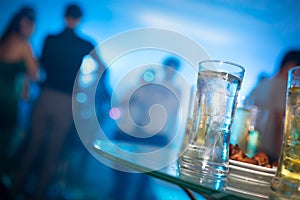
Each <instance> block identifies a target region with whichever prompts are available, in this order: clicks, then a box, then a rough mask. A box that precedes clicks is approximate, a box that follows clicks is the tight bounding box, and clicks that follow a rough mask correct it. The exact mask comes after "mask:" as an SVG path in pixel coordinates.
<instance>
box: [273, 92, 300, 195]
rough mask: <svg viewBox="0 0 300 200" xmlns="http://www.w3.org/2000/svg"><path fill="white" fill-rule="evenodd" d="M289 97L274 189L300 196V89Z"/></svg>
mask: <svg viewBox="0 0 300 200" xmlns="http://www.w3.org/2000/svg"><path fill="white" fill-rule="evenodd" d="M287 95H288V96H287V107H286V118H285V127H284V141H283V146H282V153H281V158H280V161H279V166H278V170H277V173H276V176H275V178H274V179H273V180H272V189H273V190H274V191H278V192H280V193H283V194H289V193H292V194H294V195H295V194H299V195H300V190H299V188H300V87H292V88H290V89H289V91H288V93H287Z"/></svg>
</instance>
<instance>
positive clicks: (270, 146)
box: [248, 50, 300, 162]
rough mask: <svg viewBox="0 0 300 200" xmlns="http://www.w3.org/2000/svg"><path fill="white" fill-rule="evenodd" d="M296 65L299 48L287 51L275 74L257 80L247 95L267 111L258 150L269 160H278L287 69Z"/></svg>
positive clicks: (299, 63)
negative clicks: (256, 83) (259, 80)
mask: <svg viewBox="0 0 300 200" xmlns="http://www.w3.org/2000/svg"><path fill="white" fill-rule="evenodd" d="M297 65H300V50H290V51H287V52H286V54H285V55H284V56H283V58H282V60H281V63H280V65H279V69H278V71H277V73H276V75H275V76H274V77H271V78H265V79H263V80H262V81H261V82H259V83H258V85H257V86H256V87H255V88H254V89H253V90H252V91H251V93H250V94H249V97H248V100H250V101H253V103H254V105H256V106H258V107H260V108H263V109H265V110H267V111H268V119H267V122H266V127H265V129H264V130H265V131H264V132H263V133H261V140H260V144H261V145H260V148H259V151H262V152H265V153H266V154H267V155H268V156H269V158H270V161H271V162H278V159H279V155H280V151H281V143H282V134H283V133H282V130H283V125H284V124H283V119H284V118H283V117H284V115H285V103H286V87H287V80H288V70H289V69H290V68H292V67H295V66H297Z"/></svg>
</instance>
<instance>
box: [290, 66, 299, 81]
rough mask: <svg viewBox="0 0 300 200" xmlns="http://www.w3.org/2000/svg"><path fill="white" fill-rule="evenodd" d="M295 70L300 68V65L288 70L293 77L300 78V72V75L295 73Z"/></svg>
mask: <svg viewBox="0 0 300 200" xmlns="http://www.w3.org/2000/svg"><path fill="white" fill-rule="evenodd" d="M295 70H300V65H298V66H295V67H292V68H290V69H289V72H288V73H289V76H293V77H297V78H300V74H299V75H296V74H293V72H294V71H295Z"/></svg>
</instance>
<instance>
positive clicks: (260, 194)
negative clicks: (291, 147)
mask: <svg viewBox="0 0 300 200" xmlns="http://www.w3.org/2000/svg"><path fill="white" fill-rule="evenodd" d="M156 149H157V148H155V147H153V146H149V145H145V144H137V143H132V142H125V141H124V142H122V141H104V140H96V141H95V142H94V145H93V150H94V152H95V153H96V154H97V155H100V156H101V157H104V158H106V159H108V160H110V161H113V162H114V163H116V164H119V165H121V166H123V167H127V168H129V169H132V170H135V171H138V172H142V173H145V174H148V175H150V176H153V177H156V178H158V179H161V180H164V181H167V182H170V183H173V184H177V185H178V186H180V187H182V188H184V189H189V190H192V191H194V192H197V193H199V194H201V195H202V196H204V197H206V198H208V199H269V196H270V195H271V193H272V191H271V189H270V182H269V180H270V179H271V178H272V177H273V176H274V173H275V169H262V170H260V168H259V167H258V168H256V167H251V166H250V167H248V166H247V164H241V165H240V163H237V162H234V161H230V163H229V168H230V174H229V176H228V178H227V184H226V185H225V186H224V187H222V186H220V185H219V186H220V187H219V186H218V185H216V186H215V188H212V187H209V186H206V185H204V184H202V183H201V182H200V181H199V180H197V179H196V178H193V177H182V176H180V173H179V170H178V165H177V162H176V161H175V162H172V163H171V164H170V165H168V166H166V167H164V168H162V169H155V166H157V165H156V162H159V161H160V160H161V159H167V158H163V157H162V158H159V156H158V157H155V158H153V159H141V157H139V158H138V159H137V157H136V154H139V153H140V152H142V153H144V152H151V151H153V150H156ZM170 154H172V151H171V150H170ZM162 156H165V155H162ZM171 157H172V156H171Z"/></svg>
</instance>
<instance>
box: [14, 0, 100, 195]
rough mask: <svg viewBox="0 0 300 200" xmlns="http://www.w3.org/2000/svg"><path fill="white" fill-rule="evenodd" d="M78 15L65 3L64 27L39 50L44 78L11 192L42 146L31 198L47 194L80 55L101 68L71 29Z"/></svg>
mask: <svg viewBox="0 0 300 200" xmlns="http://www.w3.org/2000/svg"><path fill="white" fill-rule="evenodd" d="M81 18H82V10H81V8H80V7H79V6H78V5H76V4H70V5H68V6H67V7H66V9H65V14H64V20H65V25H66V27H65V28H64V30H63V31H62V32H60V33H58V34H56V35H49V36H47V37H46V39H45V42H44V46H43V49H42V55H41V59H40V62H41V66H42V68H43V69H44V71H45V73H46V79H45V81H44V82H43V83H42V84H41V93H40V95H39V97H38V99H37V101H36V103H35V106H34V108H33V112H32V133H31V138H30V141H29V144H28V148H27V149H26V151H25V153H24V157H23V158H22V160H21V165H20V167H19V170H18V171H17V173H16V178H15V181H14V183H15V187H14V192H16V193H22V192H23V190H24V186H25V185H26V179H27V178H28V177H27V175H28V174H29V172H30V170H31V167H32V165H33V163H34V161H35V159H37V158H38V155H39V152H40V151H41V150H42V149H43V148H45V150H44V151H45V154H44V155H43V156H42V157H43V158H42V159H43V160H42V162H41V164H39V167H40V169H39V170H40V171H39V174H38V176H37V183H36V187H35V189H34V194H33V196H32V199H45V198H46V197H47V192H48V191H47V189H48V188H49V183H50V182H51V178H52V175H53V174H54V171H55V167H56V164H57V161H58V158H59V156H60V155H61V151H62V148H63V145H64V143H65V141H66V138H67V135H68V133H70V130H71V129H72V126H73V116H72V91H73V85H74V82H75V78H76V75H77V72H78V70H79V68H80V66H81V63H82V60H83V58H84V56H87V55H89V54H90V55H91V56H92V57H93V58H94V60H95V61H96V63H97V64H98V70H103V69H104V65H103V64H102V63H101V61H100V58H99V57H98V56H97V54H96V52H95V51H92V50H93V49H94V45H93V44H92V43H91V42H89V41H87V40H84V39H82V38H81V37H79V36H78V35H77V34H76V32H75V29H76V27H77V26H78V24H79V23H80V21H81Z"/></svg>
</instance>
